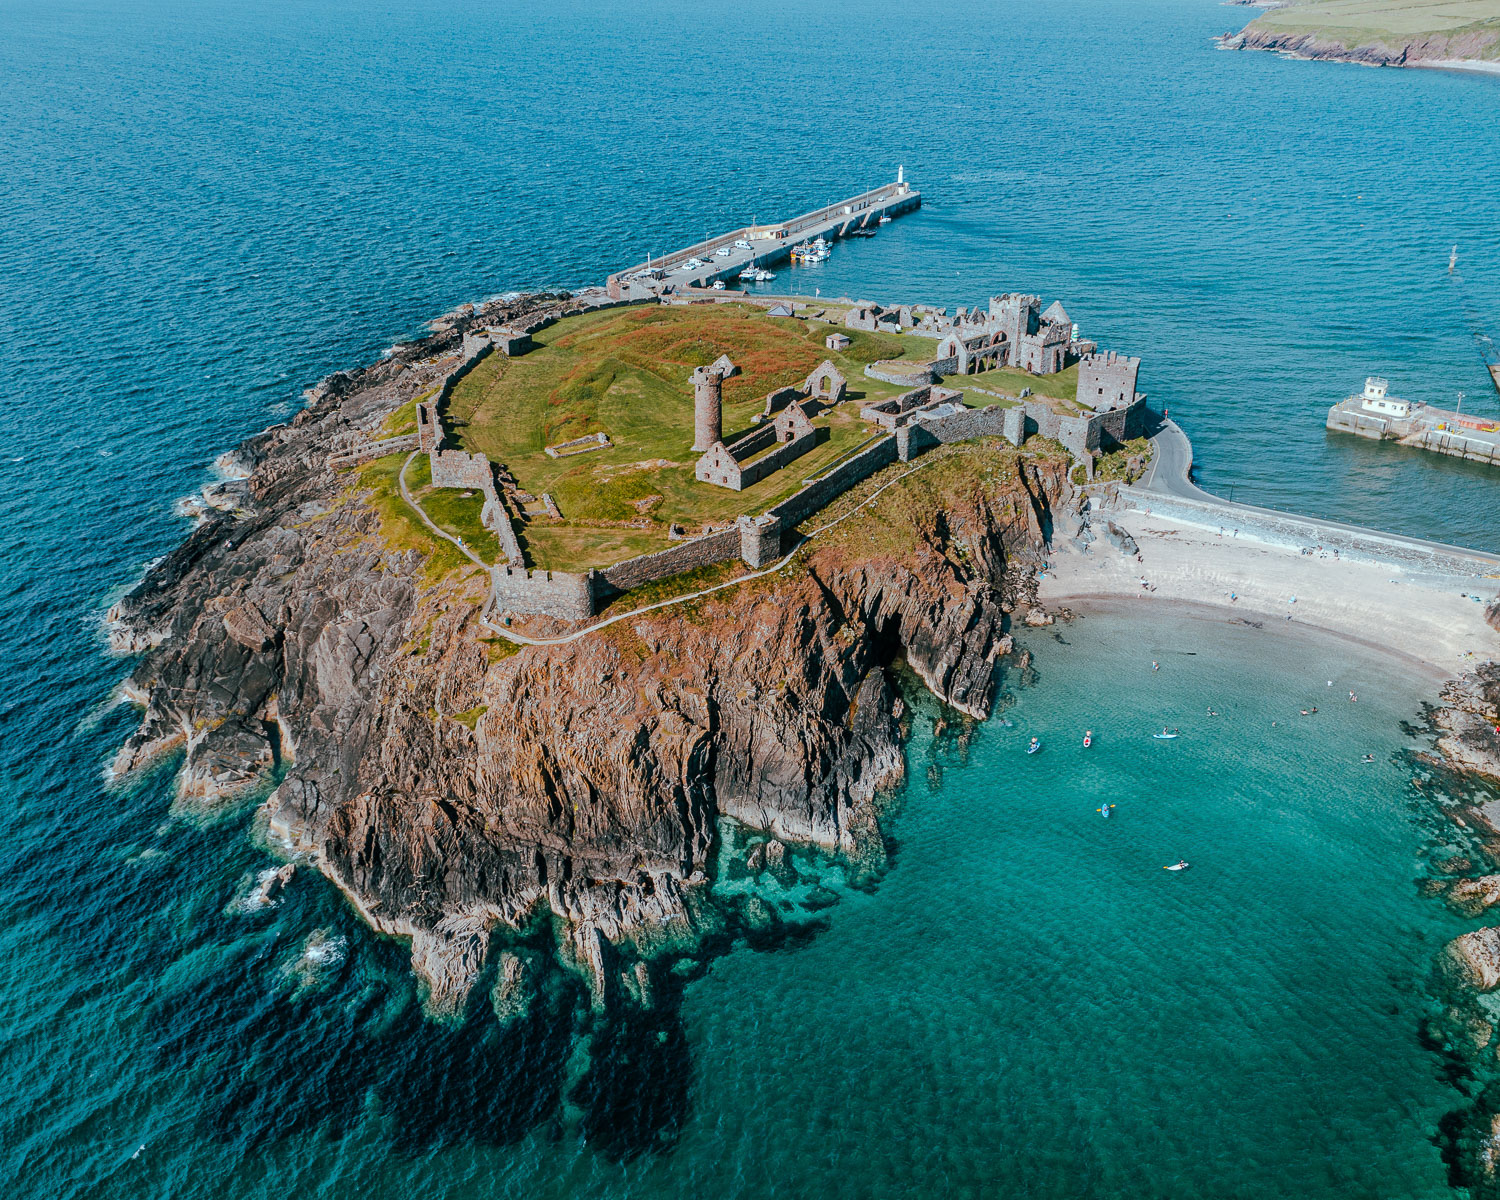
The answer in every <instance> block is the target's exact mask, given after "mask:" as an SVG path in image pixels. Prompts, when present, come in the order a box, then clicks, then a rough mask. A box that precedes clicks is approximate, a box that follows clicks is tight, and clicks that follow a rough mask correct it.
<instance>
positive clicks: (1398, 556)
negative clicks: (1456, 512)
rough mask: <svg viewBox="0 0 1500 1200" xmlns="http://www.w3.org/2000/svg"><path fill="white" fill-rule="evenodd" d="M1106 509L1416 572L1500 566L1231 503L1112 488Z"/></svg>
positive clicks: (1472, 555)
mask: <svg viewBox="0 0 1500 1200" xmlns="http://www.w3.org/2000/svg"><path fill="white" fill-rule="evenodd" d="M1103 507H1104V508H1105V509H1106V511H1111V510H1112V511H1131V512H1136V513H1140V514H1142V515H1143V516H1147V517H1153V516H1157V517H1164V518H1167V519H1169V520H1178V521H1186V522H1188V523H1189V524H1193V525H1201V526H1203V527H1204V528H1205V529H1215V530H1217V529H1220V528H1222V529H1223V530H1224V536H1225V537H1230V536H1232V531H1233V530H1236V529H1237V530H1239V532H1240V534H1241V535H1242V536H1243V535H1245V534H1247V533H1248V534H1251V535H1253V536H1254V537H1256V538H1258V539H1259V540H1261V541H1267V542H1272V543H1274V544H1276V545H1282V546H1289V547H1293V548H1296V549H1303V548H1306V547H1311V546H1321V547H1323V549H1325V550H1337V551H1338V552H1339V554H1340V555H1341V556H1346V557H1349V558H1356V559H1363V560H1365V561H1368V562H1378V563H1388V564H1393V565H1397V566H1401V567H1405V568H1409V569H1413V570H1429V571H1440V572H1443V573H1445V574H1453V575H1465V576H1472V577H1479V576H1482V575H1486V574H1488V573H1490V572H1493V571H1494V570H1495V569H1496V567H1497V566H1500V556H1497V555H1490V554H1483V553H1481V552H1478V551H1473V550H1466V549H1464V548H1463V547H1461V546H1444V545H1442V544H1441V543H1437V542H1422V541H1418V540H1415V539H1412V538H1403V537H1399V536H1397V535H1395V534H1387V533H1381V532H1380V531H1379V530H1375V529H1361V528H1360V527H1358V526H1356V525H1342V524H1339V523H1337V522H1332V521H1319V520H1315V519H1313V518H1311V517H1299V516H1296V515H1294V514H1292V513H1280V512H1276V511H1274V510H1272V509H1264V508H1254V507H1252V506H1250V505H1240V504H1231V503H1228V502H1227V501H1226V502H1216V501H1202V500H1190V499H1188V498H1186V497H1180V496H1166V495H1160V494H1157V493H1154V492H1138V491H1134V490H1132V489H1126V488H1119V489H1113V490H1112V493H1111V495H1110V496H1108V497H1107V498H1105V499H1104V500H1103Z"/></svg>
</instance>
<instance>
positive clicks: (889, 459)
mask: <svg viewBox="0 0 1500 1200" xmlns="http://www.w3.org/2000/svg"><path fill="white" fill-rule="evenodd" d="M895 461H896V438H895V436H894V435H892V436H890V437H883V438H881V439H880V441H878V442H876V443H875V444H874V445H873V446H871V447H870V448H869V449H868V450H865V451H863V452H862V453H860V454H856V455H855V456H854V457H853V458H850V459H846V460H845V461H844V462H842V463H840V464H839V465H838V466H836V467H834V468H833V470H831V471H829V472H828V474H826V475H824V476H822V477H821V478H819V479H812V480H809V481H808V482H807V484H806V485H805V486H804V487H803V488H802V490H801V491H799V492H797V493H796V494H795V495H793V496H789V497H787V499H785V500H783V501H782V502H781V503H780V504H778V505H776V506H775V507H774V508H772V509H770V510H769V511H770V513H771V515H772V516H776V517H780V518H781V522H782V525H783V526H784V527H788V528H789V527H791V526H793V525H797V524H800V523H801V522H803V521H805V520H807V518H808V517H810V516H812V514H813V513H815V512H817V511H818V509H820V508H822V507H823V506H824V505H825V504H828V503H829V502H830V501H832V500H835V499H837V498H838V497H839V496H840V495H842V494H843V493H844V492H846V491H848V490H849V489H850V488H852V487H853V486H854V485H855V484H856V483H859V482H861V481H862V480H865V479H868V478H869V477H870V476H871V475H873V474H875V472H876V471H878V470H880V469H881V468H882V467H888V466H890V465H891V464H892V463H893V462H895Z"/></svg>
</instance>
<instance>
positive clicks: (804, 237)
mask: <svg viewBox="0 0 1500 1200" xmlns="http://www.w3.org/2000/svg"><path fill="white" fill-rule="evenodd" d="M921 206H922V193H921V192H919V191H917V190H916V189H915V188H913V187H912V186H911V184H909V183H908V182H907V181H906V172H905V170H904V169H902V170H898V171H897V173H896V180H895V182H894V183H888V184H886V185H885V186H884V187H878V188H875V189H874V190H873V191H868V192H862V193H860V194H859V195H858V196H851V197H850V198H849V199H847V200H840V201H839V202H838V203H836V204H830V205H828V206H827V207H825V208H819V209H815V210H814V211H812V212H807V213H803V214H802V215H801V216H799V217H792V218H791V219H790V220H787V221H779V222H777V223H775V224H772V225H745V226H742V227H740V228H739V229H732V230H730V231H729V232H728V233H722V234H719V235H718V236H717V237H712V238H709V239H708V240H707V241H702V242H698V243H696V244H695V245H692V246H685V247H683V248H682V249H681V250H674V251H673V252H672V253H670V254H663V255H660V256H657V257H653V258H651V259H649V260H647V261H646V262H641V263H637V264H636V265H635V266H633V267H626V268H625V269H624V270H622V271H616V272H615V273H614V274H613V275H611V276H609V278H608V279H607V280H606V282H605V287H606V289H607V290H608V292H609V295H610V297H611V298H612V299H615V300H650V299H653V298H655V297H657V296H661V295H662V294H663V293H665V292H668V291H675V290H677V289H680V288H704V287H712V286H713V285H714V284H715V283H716V282H719V281H722V280H732V279H737V278H738V276H739V274H740V272H741V271H744V270H746V269H747V268H751V267H759V268H766V267H770V266H773V265H775V264H776V263H779V262H782V261H783V260H785V259H787V258H788V257H790V255H791V252H792V247H794V246H796V245H799V244H800V243H802V242H805V241H808V240H810V239H813V238H819V237H821V238H825V239H827V240H829V241H833V240H835V239H837V238H841V237H848V236H849V235H850V234H852V233H854V232H855V231H856V230H868V229H871V228H873V227H874V226H876V225H878V224H879V223H880V221H881V219H882V218H885V217H892V218H894V217H899V216H900V215H901V214H902V213H908V212H912V211H913V210H915V209H917V208H920V207H921Z"/></svg>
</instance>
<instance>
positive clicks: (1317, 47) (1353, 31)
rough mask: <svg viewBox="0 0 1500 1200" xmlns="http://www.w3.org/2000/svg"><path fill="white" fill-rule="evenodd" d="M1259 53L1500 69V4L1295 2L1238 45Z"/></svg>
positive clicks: (1491, 0) (1255, 25) (1492, 0)
mask: <svg viewBox="0 0 1500 1200" xmlns="http://www.w3.org/2000/svg"><path fill="white" fill-rule="evenodd" d="M1236 40H1237V41H1238V42H1239V44H1241V45H1243V46H1245V47H1247V48H1252V49H1270V50H1286V51H1289V52H1291V53H1295V54H1302V55H1305V56H1306V57H1309V58H1347V59H1352V60H1355V61H1362V62H1370V63H1377V64H1381V65H1391V66H1404V65H1408V64H1411V63H1415V62H1440V61H1455V60H1490V61H1495V62H1497V63H1500V0H1301V2H1298V0H1293V2H1292V3H1289V4H1286V5H1284V6H1283V7H1280V8H1275V9H1272V10H1271V11H1269V12H1267V13H1264V14H1263V15H1262V16H1260V17H1258V18H1256V19H1255V20H1254V21H1252V22H1251V23H1250V24H1249V25H1248V26H1246V27H1245V29H1244V31H1243V32H1242V33H1241V34H1240V35H1239V38H1238V39H1236Z"/></svg>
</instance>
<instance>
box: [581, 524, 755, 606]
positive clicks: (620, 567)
mask: <svg viewBox="0 0 1500 1200" xmlns="http://www.w3.org/2000/svg"><path fill="white" fill-rule="evenodd" d="M739 554H740V531H739V530H738V529H737V528H736V529H725V530H722V531H720V532H719V533H711V534H709V535H708V536H707V537H701V538H694V539H693V540H692V541H691V542H681V543H679V544H678V545H676V546H672V547H670V548H669V549H666V550H660V551H658V552H657V553H655V554H642V555H640V556H639V557H638V558H630V559H626V560H625V561H624V562H621V563H615V565H614V566H612V567H605V568H604V570H603V571H602V572H601V574H602V575H603V577H604V579H605V580H606V581H607V582H608V583H609V584H610V586H611V587H616V588H619V589H620V591H622V592H623V591H628V590H629V589H631V588H634V587H640V586H641V584H643V583H651V582H652V581H653V580H657V579H665V578H666V577H667V576H668V575H680V574H681V573H682V572H683V571H691V570H694V569H695V568H697V567H706V566H710V565H711V564H713V563H721V562H728V561H729V560H730V559H732V558H738V557H739Z"/></svg>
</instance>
